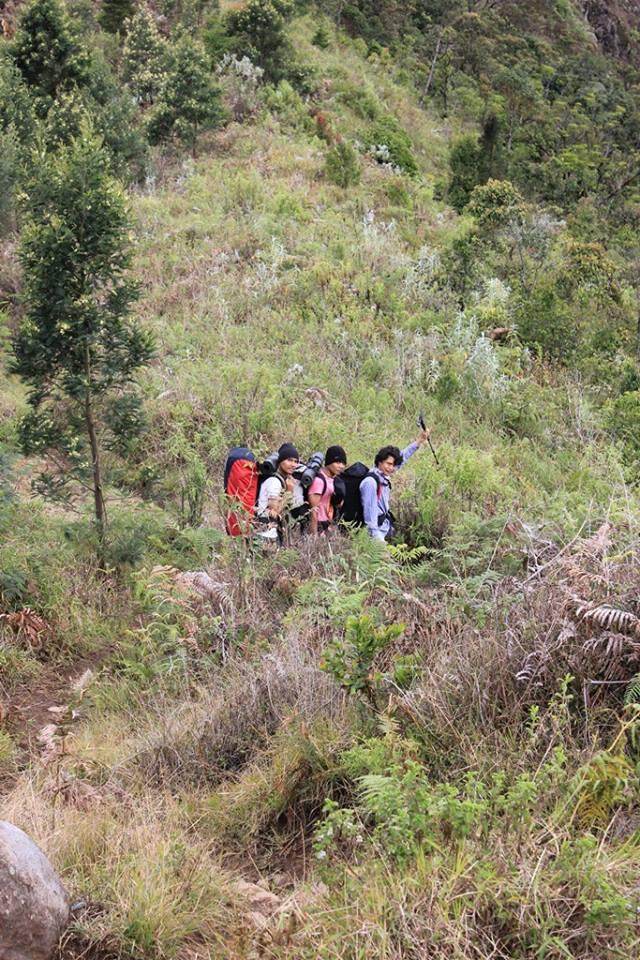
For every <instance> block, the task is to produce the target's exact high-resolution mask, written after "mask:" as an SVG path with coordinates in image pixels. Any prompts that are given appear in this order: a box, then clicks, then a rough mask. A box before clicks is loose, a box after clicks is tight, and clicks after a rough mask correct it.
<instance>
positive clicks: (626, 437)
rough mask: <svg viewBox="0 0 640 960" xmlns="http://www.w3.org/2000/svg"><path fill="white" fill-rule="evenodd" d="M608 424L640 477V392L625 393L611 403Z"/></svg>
mask: <svg viewBox="0 0 640 960" xmlns="http://www.w3.org/2000/svg"><path fill="white" fill-rule="evenodd" d="M605 417H606V423H607V426H608V428H609V430H610V431H611V433H612V434H613V436H614V437H616V439H617V440H619V441H620V442H621V444H622V449H623V452H624V458H625V461H626V463H627V464H628V465H629V467H631V468H632V470H633V471H634V474H635V475H636V476H640V390H632V391H628V392H627V393H623V394H622V395H621V396H619V397H617V398H616V399H615V400H613V401H612V402H610V403H609V405H608V407H607V410H606V414H605Z"/></svg>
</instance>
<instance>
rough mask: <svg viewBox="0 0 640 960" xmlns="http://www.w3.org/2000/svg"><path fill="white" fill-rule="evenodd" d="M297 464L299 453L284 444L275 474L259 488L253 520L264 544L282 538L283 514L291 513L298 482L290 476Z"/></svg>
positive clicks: (291, 445) (279, 452)
mask: <svg viewBox="0 0 640 960" xmlns="http://www.w3.org/2000/svg"><path fill="white" fill-rule="evenodd" d="M299 465H300V454H299V453H298V451H297V449H296V448H295V447H294V445H293V444H292V443H283V444H282V446H281V447H280V449H279V450H278V459H277V466H276V471H275V473H274V474H272V476H270V477H267V479H266V480H264V481H263V482H262V484H261V486H260V492H259V493H258V503H257V506H256V518H257V520H258V522H259V523H260V528H259V535H260V536H261V537H262V538H263V539H264V540H266V541H276V540H277V541H279V542H280V543H282V539H283V529H284V528H283V514H284V513H285V512H286V511H288V510H290V508H291V505H292V502H293V496H294V491H295V489H296V485H297V481H296V479H295V477H294V476H293V474H294V472H295V471H296V470H297V468H298V466H299Z"/></svg>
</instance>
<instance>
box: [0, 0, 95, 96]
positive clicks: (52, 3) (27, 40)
mask: <svg viewBox="0 0 640 960" xmlns="http://www.w3.org/2000/svg"><path fill="white" fill-rule="evenodd" d="M10 53H11V55H12V57H13V60H14V63H15V65H16V67H17V68H18V70H19V71H20V73H21V74H22V77H23V79H24V81H25V83H26V84H27V85H28V86H29V87H30V88H31V91H32V93H33V94H34V96H35V97H36V101H37V103H38V109H39V112H40V113H41V114H45V113H46V112H47V110H48V109H49V106H50V105H51V101H52V100H54V99H55V97H56V96H57V94H58V91H59V90H64V89H69V88H70V87H71V86H73V85H74V84H75V85H76V86H79V87H81V86H84V85H85V84H86V83H87V82H88V80H89V66H90V60H89V54H88V52H87V51H86V50H85V49H84V48H83V46H82V45H81V43H80V42H79V40H78V39H77V37H76V35H75V33H74V31H73V28H72V26H71V21H70V19H69V15H68V13H67V9H66V7H65V6H64V4H63V3H62V2H61V0H32V2H31V3H30V4H29V6H28V7H26V9H25V11H24V13H23V14H22V17H21V18H20V23H19V25H18V30H17V32H16V36H15V38H14V40H13V42H12V44H11V46H10Z"/></svg>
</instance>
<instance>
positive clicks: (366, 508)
mask: <svg viewBox="0 0 640 960" xmlns="http://www.w3.org/2000/svg"><path fill="white" fill-rule="evenodd" d="M419 446H420V445H419V444H418V443H416V442H415V441H414V442H413V443H410V444H409V446H408V447H405V448H404V450H403V451H402V453H401V454H400V456H401V457H402V463H401V464H399V466H397V467H396V470H399V469H400V467H402V466H404V464H405V463H406V462H407V460H408V459H409V457H412V456H413V455H414V453H415V452H416V450H417V449H418V447H419ZM371 473H372V474H374V476H370V477H365V478H364V480H363V481H362V483H361V484H360V499H361V501H362V513H363V515H364V522H365V525H366V527H367V530H368V532H369V535H370V536H371V537H373V538H374V540H386V538H387V536H388V535H389V533H390V532H391V530H392V526H393V525H392V523H391V519H390V517H389V503H390V499H391V484H390V482H389V480H388V479H387V478H386V477H385V475H384V473H382V471H381V470H378V468H377V467H373V468H372V470H371ZM380 518H382V519H380Z"/></svg>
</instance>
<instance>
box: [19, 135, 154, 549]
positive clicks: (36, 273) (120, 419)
mask: <svg viewBox="0 0 640 960" xmlns="http://www.w3.org/2000/svg"><path fill="white" fill-rule="evenodd" d="M108 169H109V164H108V160H107V159H106V157H105V154H104V151H103V149H102V146H101V144H100V143H99V142H98V141H96V139H95V138H94V137H93V134H92V132H91V131H90V130H87V129H86V128H85V130H84V131H83V132H82V134H81V135H80V137H78V139H76V140H74V141H73V142H72V143H71V144H70V145H69V146H67V147H63V148H61V150H60V151H59V152H58V153H57V154H55V155H53V156H52V155H49V156H45V157H44V158H43V159H42V160H41V165H40V168H39V170H38V172H37V175H36V176H35V177H34V180H33V183H32V185H31V188H30V191H29V199H28V209H27V223H26V226H25V230H24V234H23V239H22V243H21V247H20V256H21V262H22V266H23V269H24V284H25V294H24V300H25V306H26V315H25V319H24V322H23V324H22V326H21V328H20V329H19V331H18V333H17V335H16V337H15V339H14V343H13V360H12V364H11V369H12V372H14V373H16V374H18V376H20V377H21V378H22V379H23V380H24V381H25V383H27V384H28V386H29V388H30V392H29V397H28V400H29V404H30V406H31V411H30V412H29V413H28V414H27V415H26V416H25V417H24V418H23V420H22V422H21V428H20V437H21V442H22V447H23V450H24V451H25V453H37V454H39V455H41V456H44V457H47V458H48V459H49V460H50V463H51V464H52V465H53V467H54V470H53V471H50V472H47V473H44V474H42V475H41V477H40V482H39V485H37V489H38V490H39V491H40V492H42V493H45V494H50V495H54V496H58V497H60V498H68V497H69V496H70V494H69V481H71V480H74V481H76V482H78V483H80V484H83V485H85V486H88V487H89V488H90V489H91V490H92V492H93V501H94V510H95V520H96V527H97V532H98V538H99V543H100V551H101V552H100V555H101V557H102V556H103V552H102V551H103V549H104V541H105V532H106V522H107V517H106V510H105V496H104V479H103V463H102V449H103V447H104V445H105V444H109V445H110V446H117V444H118V441H122V440H123V439H126V436H125V435H127V434H129V435H130V434H131V433H132V432H133V430H134V428H135V426H136V423H137V422H139V420H140V417H139V415H136V410H137V411H138V414H139V403H138V399H137V394H136V392H135V389H134V388H133V385H132V381H133V376H134V373H135V371H136V370H137V369H138V368H139V367H140V366H142V365H143V364H146V363H147V362H148V361H149V359H150V356H151V352H152V344H151V340H150V337H149V336H148V335H147V334H146V333H144V332H143V331H142V330H141V329H140V328H139V327H138V325H137V324H136V322H135V321H134V320H133V319H132V318H131V316H130V308H131V304H132V302H133V301H134V300H135V298H136V296H137V291H136V287H135V285H134V284H133V283H132V282H131V280H130V279H129V278H128V277H127V270H128V267H129V265H130V253H129V249H128V243H127V237H128V228H129V221H128V214H127V209H126V205H125V200H124V196H123V193H122V190H121V188H120V185H119V184H118V183H117V181H115V180H114V179H113V178H112V177H111V176H110V174H109V172H108ZM123 410H124V411H126V413H127V415H126V416H122V411H123Z"/></svg>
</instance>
